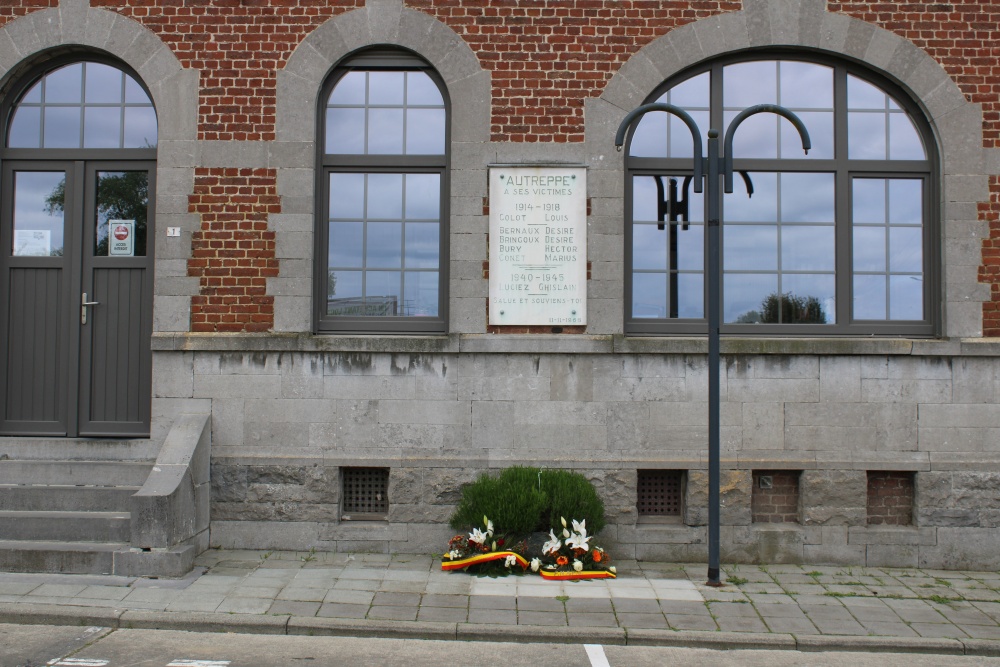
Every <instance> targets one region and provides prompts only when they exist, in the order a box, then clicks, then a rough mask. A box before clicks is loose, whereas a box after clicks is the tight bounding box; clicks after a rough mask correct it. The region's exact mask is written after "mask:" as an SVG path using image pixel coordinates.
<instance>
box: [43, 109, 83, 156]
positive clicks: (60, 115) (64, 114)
mask: <svg viewBox="0 0 1000 667" xmlns="http://www.w3.org/2000/svg"><path fill="white" fill-rule="evenodd" d="M43 147H44V148H80V107H45V138H44V143H43Z"/></svg>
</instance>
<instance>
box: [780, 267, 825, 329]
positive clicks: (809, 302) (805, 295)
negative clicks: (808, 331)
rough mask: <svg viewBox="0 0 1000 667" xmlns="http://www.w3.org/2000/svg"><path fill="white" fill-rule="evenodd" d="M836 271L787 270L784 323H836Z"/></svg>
mask: <svg viewBox="0 0 1000 667" xmlns="http://www.w3.org/2000/svg"><path fill="white" fill-rule="evenodd" d="M834 283H835V280H834V276H833V274H796V273H793V274H783V275H782V276H781V301H780V303H781V313H780V315H779V317H780V321H781V323H782V324H833V323H834V322H835V320H836V316H837V302H836V287H835V284H834Z"/></svg>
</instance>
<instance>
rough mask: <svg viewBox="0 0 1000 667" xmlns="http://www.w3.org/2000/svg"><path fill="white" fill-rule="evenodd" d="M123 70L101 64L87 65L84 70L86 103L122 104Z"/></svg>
mask: <svg viewBox="0 0 1000 667" xmlns="http://www.w3.org/2000/svg"><path fill="white" fill-rule="evenodd" d="M123 76H124V73H123V72H122V71H121V70H118V69H115V68H114V67H109V66H108V65H103V64H101V63H87V64H86V68H85V70H84V77H85V78H84V98H83V99H84V101H85V102H86V103H88V104H95V103H97V104H121V102H122V78H123Z"/></svg>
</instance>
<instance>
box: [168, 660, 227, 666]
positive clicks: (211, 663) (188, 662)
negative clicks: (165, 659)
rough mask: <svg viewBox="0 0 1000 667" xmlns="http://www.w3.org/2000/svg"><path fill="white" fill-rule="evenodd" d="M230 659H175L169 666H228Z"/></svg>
mask: <svg viewBox="0 0 1000 667" xmlns="http://www.w3.org/2000/svg"><path fill="white" fill-rule="evenodd" d="M228 665H229V661H228V660H174V661H173V662H170V663H167V667H228Z"/></svg>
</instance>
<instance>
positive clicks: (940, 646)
mask: <svg viewBox="0 0 1000 667" xmlns="http://www.w3.org/2000/svg"><path fill="white" fill-rule="evenodd" d="M795 648H796V649H797V650H799V651H803V652H815V651H859V652H864V653H933V654H937V655H964V654H965V646H964V645H963V644H962V642H961V641H959V640H957V639H932V638H929V637H851V636H844V635H803V636H800V637H796V638H795Z"/></svg>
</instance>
